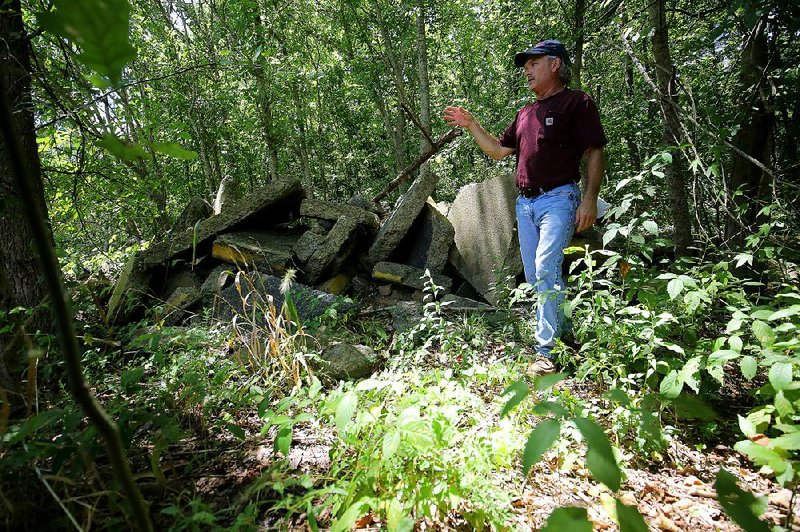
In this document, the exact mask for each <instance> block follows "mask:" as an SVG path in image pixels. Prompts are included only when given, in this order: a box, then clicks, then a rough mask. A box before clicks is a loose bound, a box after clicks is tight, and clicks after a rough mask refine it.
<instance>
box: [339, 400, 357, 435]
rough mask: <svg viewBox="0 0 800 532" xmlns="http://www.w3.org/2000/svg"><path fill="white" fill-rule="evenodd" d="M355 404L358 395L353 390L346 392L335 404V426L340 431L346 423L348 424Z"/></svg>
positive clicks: (342, 430) (345, 426) (344, 427)
mask: <svg viewBox="0 0 800 532" xmlns="http://www.w3.org/2000/svg"><path fill="white" fill-rule="evenodd" d="M357 405H358V395H356V394H355V392H347V393H346V394H344V395H343V396H342V398H341V399H340V400H339V404H337V405H336V414H335V415H334V418H335V420H336V427H337V428H338V429H339V431H340V432H344V431H345V429H346V428H347V425H349V424H350V421H351V420H352V419H353V413H354V412H355V411H356V406H357Z"/></svg>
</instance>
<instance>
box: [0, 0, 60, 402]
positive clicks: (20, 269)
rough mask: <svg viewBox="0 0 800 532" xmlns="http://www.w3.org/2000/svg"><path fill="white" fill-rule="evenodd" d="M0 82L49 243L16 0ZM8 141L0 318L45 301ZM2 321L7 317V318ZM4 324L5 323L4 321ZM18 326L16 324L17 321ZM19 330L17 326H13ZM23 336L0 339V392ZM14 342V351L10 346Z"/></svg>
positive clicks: (15, 365) (37, 322)
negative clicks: (4, 89) (5, 89)
mask: <svg viewBox="0 0 800 532" xmlns="http://www.w3.org/2000/svg"><path fill="white" fill-rule="evenodd" d="M0 43H2V46H0V76H2V77H3V84H2V86H4V87H7V91H8V92H7V94H5V95H3V96H4V97H5V98H7V101H8V102H9V104H10V106H11V109H12V112H13V127H14V129H15V130H16V131H17V132H18V134H19V135H20V143H21V146H22V153H21V156H22V158H23V159H24V160H25V162H26V163H27V165H28V167H29V168H30V172H31V177H32V185H33V189H34V197H33V198H32V199H33V201H35V202H36V203H37V204H38V207H39V208H40V209H41V210H40V211H39V212H42V213H44V217H45V222H46V223H47V225H46V227H47V228H48V238H49V239H50V242H51V243H52V241H53V237H52V233H49V227H50V226H49V222H47V218H48V215H47V205H46V203H45V199H44V187H43V185H42V173H41V164H40V161H39V152H38V147H37V145H36V129H35V126H34V121H33V106H32V102H31V74H30V72H31V62H30V49H29V45H28V41H27V39H26V33H25V28H24V26H23V22H22V14H21V7H20V1H19V0H11V1H10V2H9V3H7V4H6V5H5V6H4V7H3V9H2V10H0ZM11 149H12V148H11V147H10V142H9V139H6V138H5V137H3V138H0V235H2V238H0V312H2V313H7V312H9V311H10V310H11V309H14V308H16V307H25V308H35V307H37V306H39V305H40V304H41V303H42V301H43V299H44V297H45V287H44V284H43V283H42V282H41V280H40V273H39V272H40V263H39V259H38V256H37V253H36V250H35V249H34V247H33V243H32V241H33V237H32V234H31V230H30V227H29V225H28V224H27V223H26V222H25V220H24V218H23V217H22V213H23V209H24V208H25V205H24V204H23V199H22V197H21V196H20V192H19V190H18V189H17V187H16V186H15V185H14V179H13V174H12V171H13V170H12V167H11V159H10V156H11ZM6 316H8V315H7V314H6ZM3 319H4V320H5V319H9V318H8V317H6V318H3ZM20 321H21V320H20ZM50 321H51V320H50V314H49V312H46V311H44V310H43V309H41V308H40V309H38V310H37V311H36V312H34V313H33V315H32V316H31V318H30V320H28V322H27V324H25V332H28V333H33V332H35V331H37V330H39V331H45V332H46V331H49V330H50ZM17 325H18V326H19V325H21V323H17ZM21 333H22V331H20V330H19V327H16V328H15V330H14V331H12V332H10V333H6V334H0V386H1V387H3V388H5V389H11V390H14V389H17V388H18V387H19V383H20V377H19V371H20V367H21V365H22V363H23V362H24V353H25V349H26V345H25V342H22V341H14V338H15V336H16V335H17V334H21ZM12 342H13V345H12Z"/></svg>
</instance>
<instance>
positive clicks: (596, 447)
mask: <svg viewBox="0 0 800 532" xmlns="http://www.w3.org/2000/svg"><path fill="white" fill-rule="evenodd" d="M575 424H576V425H577V426H578V430H580V431H581V434H582V435H583V437H584V439H585V440H586V443H587V445H588V446H589V449H588V450H587V451H586V466H587V467H588V468H589V471H591V472H592V476H593V477H594V478H595V479H596V480H598V481H600V482H602V483H603V484H605V485H606V486H608V487H609V488H610V489H611V490H612V491H617V490H619V485H620V483H621V482H622V472H621V471H620V469H619V465H618V464H617V460H616V459H615V458H614V451H613V449H612V448H611V444H610V443H609V442H608V437H607V436H606V433H605V432H603V429H602V428H600V426H599V425H597V423H594V422H593V421H590V420H588V419H586V418H580V417H579V418H575Z"/></svg>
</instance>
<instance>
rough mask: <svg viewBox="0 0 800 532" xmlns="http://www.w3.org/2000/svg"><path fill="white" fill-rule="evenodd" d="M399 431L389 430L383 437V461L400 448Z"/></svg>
mask: <svg viewBox="0 0 800 532" xmlns="http://www.w3.org/2000/svg"><path fill="white" fill-rule="evenodd" d="M400 439H401V435H400V431H397V430H390V431H388V432H387V433H386V434H384V435H383V459H384V460H388V459H389V458H391V457H392V456H394V453H396V452H397V449H399V448H400Z"/></svg>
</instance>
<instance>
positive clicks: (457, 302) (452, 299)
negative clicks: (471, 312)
mask: <svg viewBox="0 0 800 532" xmlns="http://www.w3.org/2000/svg"><path fill="white" fill-rule="evenodd" d="M442 303H448V304H449V306H447V307H444V309H445V310H447V309H449V308H453V307H456V308H476V309H486V310H489V309H491V308H492V306H491V305H488V304H486V303H482V302H480V301H475V300H474V299H469V298H467V297H461V296H457V295H455V294H447V295H445V296H444V297H443V298H442Z"/></svg>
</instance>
